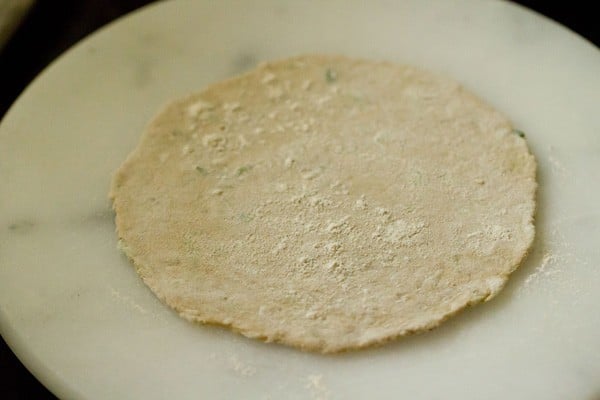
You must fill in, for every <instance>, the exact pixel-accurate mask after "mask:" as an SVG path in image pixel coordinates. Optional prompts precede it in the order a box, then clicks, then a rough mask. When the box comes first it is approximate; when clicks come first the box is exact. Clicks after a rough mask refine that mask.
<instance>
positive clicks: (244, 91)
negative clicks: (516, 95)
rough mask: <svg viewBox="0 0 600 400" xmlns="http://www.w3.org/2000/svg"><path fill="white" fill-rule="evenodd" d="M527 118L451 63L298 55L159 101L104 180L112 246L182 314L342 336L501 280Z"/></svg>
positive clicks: (445, 311) (512, 255)
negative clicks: (453, 74)
mask: <svg viewBox="0 0 600 400" xmlns="http://www.w3.org/2000/svg"><path fill="white" fill-rule="evenodd" d="M521 136H522V135H520V132H518V131H514V130H513V128H512V127H511V124H510V123H509V121H508V120H507V119H506V118H505V117H503V116H502V115H501V114H499V113H498V112H496V111H494V110H493V109H492V108H491V107H490V106H488V105H486V104H484V103H483V102H482V101H480V100H479V99H478V98H476V97H475V96H474V95H472V94H470V93H469V92H467V91H466V90H465V89H464V88H462V87H461V86H460V85H459V84H457V83H456V82H454V81H452V80H450V79H448V78H445V77H441V76H438V75H435V74H432V73H429V72H425V71H422V70H419V69H416V68H413V67H409V66H398V65H393V64H390V63H385V62H371V61H365V60H356V59H349V58H344V57H337V56H304V57H298V58H292V59H287V60H282V61H277V62H272V63H267V64H264V65H262V66H260V67H259V68H258V69H256V70H254V71H252V72H249V73H247V74H245V75H242V76H240V77H237V78H234V79H231V80H227V81H224V82H221V83H217V84H214V85H212V86H210V87H208V88H207V89H206V90H204V91H203V92H201V93H199V94H195V95H192V96H189V97H186V98H184V99H181V100H177V101H175V102H173V103H171V104H169V105H168V106H167V107H166V108H165V109H164V110H163V111H162V112H161V113H160V114H159V115H158V116H157V117H156V118H155V119H154V120H153V121H152V122H151V123H150V125H149V126H148V128H147V130H146V131H145V132H144V134H143V136H142V139H141V142H140V143H139V145H138V147H137V148H136V149H135V150H134V151H133V152H132V153H131V154H130V156H129V158H128V159H127V160H126V161H125V163H124V164H123V165H122V166H121V168H120V169H119V170H118V172H117V173H116V175H115V177H114V180H113V182H112V188H111V193H110V197H111V198H112V199H113V206H114V209H115V211H116V226H117V231H118V235H119V238H120V242H121V245H122V248H123V250H124V251H125V253H126V254H127V256H128V257H129V258H130V259H131V260H132V261H133V264H134V265H135V268H136V270H137V272H138V273H139V275H140V276H141V277H142V279H143V280H144V282H145V283H146V284H147V285H148V286H149V287H150V289H151V290H152V291H153V292H154V293H155V294H156V295H157V296H158V297H159V298H160V299H161V300H163V301H164V302H166V303H167V304H168V305H170V306H171V307H173V308H174V309H175V310H176V311H177V312H178V313H179V314H180V315H181V316H182V317H184V318H186V319H188V320H190V321H198V322H204V323H211V324H219V325H224V326H227V327H230V328H231V329H233V330H235V331H238V332H240V333H242V334H243V335H245V336H248V337H253V338H259V339H262V340H265V341H273V342H281V343H285V344H288V345H292V346H296V347H299V348H302V349H306V350H314V351H320V352H337V351H343V350H348V349H356V348H361V347H364V346H368V345H372V344H377V343H382V342H385V341H388V340H390V339H393V338H396V337H398V336H403V335H406V334H409V333H413V332H418V331H423V330H429V329H431V328H434V327H436V326H437V325H438V324H440V322H442V321H443V320H445V319H446V318H448V317H449V316H451V315H453V314H455V313H456V312H457V311H459V310H460V309H462V308H464V307H466V306H469V305H473V304H476V303H479V302H481V301H487V300H489V299H491V298H492V297H494V296H495V295H496V294H497V293H498V291H499V290H500V289H501V288H502V287H503V286H504V284H505V283H506V280H507V278H508V275H509V274H510V273H511V272H512V271H514V270H515V269H516V268H517V267H518V266H519V264H520V263H521V261H522V259H523V258H524V257H525V255H526V253H527V251H528V248H529V247H530V245H531V243H532V240H533V237H534V226H533V217H534V209H535V189H536V181H535V169H536V165H535V160H534V157H533V156H532V155H531V154H530V153H529V151H528V149H527V145H526V142H525V140H524V139H523V138H522V137H521Z"/></svg>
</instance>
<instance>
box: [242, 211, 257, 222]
mask: <svg viewBox="0 0 600 400" xmlns="http://www.w3.org/2000/svg"><path fill="white" fill-rule="evenodd" d="M253 219H254V216H253V215H250V214H246V213H241V214H240V221H242V222H250V221H252V220H253Z"/></svg>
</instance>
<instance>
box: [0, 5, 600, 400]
mask: <svg viewBox="0 0 600 400" xmlns="http://www.w3.org/2000/svg"><path fill="white" fill-rule="evenodd" d="M9 1H10V0H9ZM148 3H151V1H148V0H87V1H86V0H58V1H50V0H38V1H37V4H36V6H35V7H34V8H33V9H32V10H31V11H30V13H29V14H28V16H27V17H26V19H25V20H24V22H23V24H22V25H21V26H20V27H19V29H18V30H17V31H16V32H15V34H14V35H13V37H12V39H11V40H10V41H9V42H8V43H7V45H6V46H5V48H4V49H3V50H1V49H0V118H2V117H3V116H4V114H5V113H6V111H7V110H8V109H9V108H10V105H11V104H12V103H13V102H14V101H15V100H16V98H17V97H18V96H19V95H20V94H21V92H22V91H23V90H24V89H25V87H26V86H27V85H28V84H29V83H30V82H31V80H32V79H33V78H35V76H36V75H37V74H38V73H39V72H41V71H42V70H43V69H44V68H45V67H46V66H47V65H48V64H49V63H50V62H51V61H52V60H54V59H55V58H56V57H57V56H59V55H60V54H61V53H63V52H64V51H65V50H67V49H68V48H69V47H71V46H72V45H73V44H75V43H76V42H77V41H79V40H80V39H82V38H83V37H85V36H87V35H88V34H89V33H91V32H93V31H95V30H96V29H98V28H99V27H101V26H103V25H105V24H107V23H108V22H110V21H112V20H114V19H115V18H117V17H119V16H121V15H123V14H126V13H128V12H130V11H132V10H135V9H137V8H139V7H141V6H143V5H145V4H148ZM516 3H520V4H522V5H524V6H526V7H529V8H531V9H533V10H536V11H538V12H539V13H541V14H544V15H546V16H548V17H550V18H552V19H554V20H556V21H558V22H560V23H562V24H563V25H565V26H567V27H568V28H570V29H571V30H573V31H575V32H577V33H579V34H580V35H581V36H583V37H585V38H586V39H588V40H589V41H591V42H592V43H594V44H595V45H596V46H600V21H599V17H598V15H597V14H596V12H595V11H594V10H593V8H592V7H593V6H594V4H595V2H592V1H590V2H584V1H568V2H567V1H562V2H556V3H554V2H552V3H551V2H550V1H548V0H537V1H536V0H522V1H516ZM598 73H600V71H598ZM54 398H55V397H54V396H53V395H52V394H51V393H50V392H49V391H48V390H46V389H45V388H44V387H43V386H42V385H41V384H40V383H38V381H37V380H36V379H35V378H34V377H33V376H32V375H31V374H30V373H29V372H28V371H27V369H25V367H23V365H22V364H21V363H20V362H19V360H18V359H17V358H16V357H15V356H14V354H13V353H12V352H11V351H10V349H9V348H8V346H7V345H6V344H5V343H4V341H3V340H1V339H0V399H6V400H16V399H19V400H21V399H23V400H24V399H40V400H44V399H54Z"/></svg>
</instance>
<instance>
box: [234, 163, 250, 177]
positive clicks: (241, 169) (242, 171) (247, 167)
mask: <svg viewBox="0 0 600 400" xmlns="http://www.w3.org/2000/svg"><path fill="white" fill-rule="evenodd" d="M251 169H252V165H244V166H242V167H239V168H238V169H237V170H236V171H235V174H236V175H237V176H241V175H243V174H245V173H246V172H248V171H250V170H251Z"/></svg>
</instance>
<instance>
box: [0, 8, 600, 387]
mask: <svg viewBox="0 0 600 400" xmlns="http://www.w3.org/2000/svg"><path fill="white" fill-rule="evenodd" d="M307 52H332V53H343V54H346V55H349V56H357V57H368V58H374V59H385V60H389V61H394V62H401V63H411V64H415V65H419V66H421V67H424V68H428V69H431V70H434V71H438V72H441V73H445V74H448V75H450V76H452V77H454V78H455V79H457V80H459V81H461V82H462V83H463V84H464V85H465V86H466V87H468V88H469V89H471V90H472V91H474V92H476V93H478V94H479V95H480V96H482V97H483V98H485V99H486V100H487V101H488V102H490V103H491V104H493V105H494V106H495V107H497V108H498V109H500V110H501V111H503V112H504V113H505V114H507V115H508V116H509V117H510V118H511V119H512V120H513V121H514V123H515V125H516V126H518V127H519V128H520V129H521V130H523V131H524V132H525V133H526V135H527V140H528V142H529V144H530V147H531V149H532V151H533V153H534V154H535V155H536V157H537V159H538V163H539V183H540V187H539V192H538V202H539V208H538V214H537V232H538V234H537V238H536V243H535V245H534V248H533V250H532V252H531V254H530V256H529V257H528V259H527V260H526V262H525V263H524V265H523V266H522V267H521V268H520V269H519V270H518V271H517V272H516V273H515V274H514V276H513V277H512V278H511V280H510V282H509V284H508V286H507V287H506V289H505V290H504V291H503V292H502V293H501V294H500V295H499V296H498V297H497V298H496V299H494V300H493V301H492V302H490V303H487V304H483V305H480V306H477V307H475V308H473V309H471V310H467V311H466V312H464V313H462V314H461V315H459V316H457V317H455V318H452V319H451V320H449V321H448V322H447V323H445V324H444V325H443V326H441V327H440V328H439V329H437V330H435V331H433V332H429V333H426V334H422V335H418V336H414V337H410V338H407V339H403V340H400V341H398V342H395V343H392V344H390V345H386V346H383V347H381V348H377V349H372V350H366V351H360V352H354V353H348V354H344V355H337V356H321V355H316V354H309V353H302V352H299V351H297V350H294V349H290V348H287V347H283V346H279V345H273V344H263V343H259V342H257V341H254V340H250V339H246V338H243V337H241V336H239V335H236V334H233V333H230V332H228V331H226V330H223V329H219V328H213V327H204V326H195V325H192V324H189V323H187V322H186V321H184V320H182V319H180V318H179V317H177V316H176V315H175V314H174V313H173V312H171V310H170V309H168V308H167V307H166V306H164V305H163V304H162V303H160V302H159V301H158V300H157V299H156V298H155V297H154V295H153V294H152V293H151V292H150V291H149V290H148V289H147V288H146V287H145V286H144V285H143V283H142V282H141V281H140V280H139V278H138V277H137V275H136V274H135V272H134V271H133V269H132V268H131V267H130V265H129V263H128V261H127V260H126V259H125V258H124V257H123V256H122V255H121V253H120V252H119V251H118V250H117V249H116V237H115V234H114V223H113V215H112V213H111V211H110V205H109V203H108V201H107V196H106V195H107V191H108V185H109V182H110V177H111V174H112V172H113V171H114V170H115V169H116V168H117V167H118V165H119V164H120V163H121V161H122V160H123V159H124V158H125V156H126V155H127V154H128V152H129V151H130V150H131V149H132V148H133V147H134V146H135V144H136V143H137V140H138V138H139V134H140V132H141V130H142V129H143V127H144V126H145V124H146V123H147V121H148V120H149V118H151V116H152V115H153V114H154V113H155V112H156V111H157V110H158V109H159V108H160V107H161V106H162V105H163V104H164V103H165V102H166V101H167V100H168V99H171V98H174V97H178V96H181V95H184V94H186V93H188V92H190V91H194V90H197V89H199V88H202V87H203V86H205V85H207V84H208V83H210V82H214V81H216V80H219V79H222V78H226V77H229V76H231V75H232V74H235V73H238V72H241V71H243V70H246V69H248V68H251V67H252V66H253V65H255V64H256V63H257V62H259V61H260V60H266V59H271V58H277V57H284V56H289V55H293V54H298V53H307ZM599 70H600V53H599V52H598V50H597V49H595V48H594V47H593V46H591V45H590V44H589V43H586V42H585V41H583V40H582V39H581V38H579V37H577V36H576V35H574V34H572V33H570V32H568V31H567V30H565V29H564V28H561V27H560V26H558V25H557V24H554V23H552V22H550V21H548V20H545V19H543V18H541V17H539V16H537V15H535V14H533V13H531V12H528V11H526V10H524V9H521V8H519V7H516V6H514V5H511V4H509V3H505V2H498V1H474V0H459V1H455V2H446V1H443V0H425V1H418V0H409V1H403V2H386V1H376V2H371V3H369V5H366V4H365V3H364V2H361V1H341V0H332V1H327V2H317V1H314V2H306V3H302V4H300V3H299V2H289V3H284V2H279V1H275V0H272V1H268V0H261V1H257V2H233V1H231V2H227V1H224V2H191V1H189V2H186V1H181V2H179V1H175V2H166V3H159V4H156V5H153V6H150V7H147V8H145V9H143V10H142V11H140V12H137V13H134V14H133V15H131V16H129V17H127V18H125V19H122V20H120V21H118V22H117V23H113V24H111V25H109V26H108V27H106V28H104V29H102V30H101V31H100V32H98V33H96V34H94V35H92V36H91V37H90V38H88V39H86V40H84V41H83V42H82V43H80V44H79V45H77V46H76V47H75V48H73V49H72V50H71V51H69V52H68V53H67V54H66V55H65V56H63V57H61V58H59V59H58V60H57V61H56V62H55V63H54V64H53V65H52V66H50V68H48V69H47V70H46V71H45V72H44V73H43V74H42V75H41V76H40V77H39V78H38V79H36V80H35V81H34V82H33V84H32V85H31V86H30V87H29V88H28V89H27V90H26V91H25V93H24V94H23V95H22V96H21V98H20V99H19V100H18V101H17V102H16V104H15V105H14V106H13V108H12V109H11V110H10V111H9V113H8V114H7V115H6V117H5V119H4V120H3V121H2V124H1V125H0V190H1V193H2V196H0V331H1V333H2V335H3V337H4V338H5V339H6V341H7V342H8V343H9V345H10V346H11V347H12V348H13V350H14V351H15V353H16V354H17V355H18V356H19V357H20V359H21V360H22V361H23V362H24V364H25V365H27V366H28V368H30V369H31V370H32V371H33V372H34V374H35V375H36V376H37V377H38V378H39V379H40V380H41V381H42V382H43V383H44V384H45V385H46V386H48V387H49V388H50V389H51V390H52V391H53V392H54V393H56V394H57V395H58V396H60V397H65V398H86V399H105V398H148V399H154V398H156V399H159V398H167V397H169V398H180V399H186V398H190V399H195V398H215V399H219V398H223V399H227V398H265V399H268V398H271V399H275V398H289V399H296V398H297V399H303V398H314V399H319V398H320V399H348V398H367V397H369V396H370V395H372V394H373V393H376V394H377V397H378V398H390V399H391V398H398V397H402V396H404V397H409V398H413V399H430V398H450V399H452V398H461V399H470V398H472V399H477V398H482V397H485V398H491V399H504V398H513V399H521V398H522V399H530V398H545V399H563V398H583V399H587V398H589V399H593V398H595V397H594V396H599V395H600V379H599V377H600V341H599V340H598V337H599V336H600V313H599V312H598V308H597V304H598V302H599V301H600V294H599V292H598V290H597V288H598V287H599V285H600V269H598V264H599V261H600V251H599V250H598V246H597V243H598V240H599V239H600V211H599V209H598V206H597V205H598V204H600V201H599V200H600V191H599V190H600V189H598V185H597V184H598V181H599V180H600V177H599V175H598V174H599V173H598V171H599V170H600V135H598V131H599V129H600V115H599V113H598V112H597V111H598V110H597V108H598V107H597V104H598V101H599V100H600V74H598V71H599Z"/></svg>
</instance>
